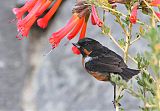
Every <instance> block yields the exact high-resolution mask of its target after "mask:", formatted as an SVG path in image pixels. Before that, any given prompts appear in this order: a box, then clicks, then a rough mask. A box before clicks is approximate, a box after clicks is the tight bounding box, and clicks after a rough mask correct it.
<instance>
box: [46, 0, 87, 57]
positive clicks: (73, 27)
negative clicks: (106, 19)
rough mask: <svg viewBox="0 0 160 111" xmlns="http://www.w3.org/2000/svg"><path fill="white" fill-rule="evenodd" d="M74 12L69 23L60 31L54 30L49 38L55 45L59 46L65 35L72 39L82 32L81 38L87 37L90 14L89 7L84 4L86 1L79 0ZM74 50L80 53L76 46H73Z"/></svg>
mask: <svg viewBox="0 0 160 111" xmlns="http://www.w3.org/2000/svg"><path fill="white" fill-rule="evenodd" d="M73 13H74V14H73V16H72V18H71V19H70V21H69V22H68V23H67V25H65V26H64V27H63V28H61V29H60V30H59V31H57V32H54V33H53V34H52V37H50V38H49V42H50V44H51V45H52V46H53V47H57V46H58V45H59V43H60V42H61V40H62V39H63V38H64V37H65V36H67V38H68V40H71V39H73V38H74V37H75V36H76V35H77V34H78V33H79V32H80V37H79V39H82V38H84V37H85V34H86V27H87V22H88V18H89V15H90V11H89V8H88V6H85V5H84V1H83V2H78V3H77V7H76V8H75V9H74V10H73ZM72 50H73V52H74V53H75V54H80V52H79V50H78V49H77V48H76V47H74V46H73V47H72Z"/></svg>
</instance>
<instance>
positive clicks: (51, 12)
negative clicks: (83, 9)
mask: <svg viewBox="0 0 160 111" xmlns="http://www.w3.org/2000/svg"><path fill="white" fill-rule="evenodd" d="M61 2H62V0H57V1H56V2H55V3H54V5H53V6H52V8H51V9H50V10H49V12H48V13H47V14H46V15H45V16H44V17H43V18H40V19H38V21H37V24H38V26H39V27H41V28H46V27H47V25H48V21H49V20H50V19H51V18H52V16H53V15H54V13H55V12H56V10H57V9H58V7H59V5H60V4H61Z"/></svg>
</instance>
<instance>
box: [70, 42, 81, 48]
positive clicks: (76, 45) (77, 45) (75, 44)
mask: <svg viewBox="0 0 160 111" xmlns="http://www.w3.org/2000/svg"><path fill="white" fill-rule="evenodd" d="M72 44H73V45H74V46H75V47H77V48H78V49H79V48H80V46H79V44H77V43H72Z"/></svg>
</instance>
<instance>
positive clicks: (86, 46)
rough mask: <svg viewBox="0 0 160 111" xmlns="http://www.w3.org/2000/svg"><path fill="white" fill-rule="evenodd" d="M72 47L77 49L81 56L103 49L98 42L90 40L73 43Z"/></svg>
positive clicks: (85, 39)
mask: <svg viewBox="0 0 160 111" xmlns="http://www.w3.org/2000/svg"><path fill="white" fill-rule="evenodd" d="M73 45H74V46H75V47H77V48H78V49H79V51H80V52H81V54H82V55H83V56H87V55H89V54H90V53H91V52H92V51H94V50H97V49H100V48H102V47H103V46H102V45H101V44H100V43H99V42H98V41H96V40H94V39H91V38H84V39H81V40H79V41H78V42H77V43H73Z"/></svg>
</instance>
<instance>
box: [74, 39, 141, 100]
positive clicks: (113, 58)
mask: <svg viewBox="0 0 160 111" xmlns="http://www.w3.org/2000/svg"><path fill="white" fill-rule="evenodd" d="M73 45H74V46H76V47H77V48H78V49H79V51H80V52H81V54H82V64H83V66H84V68H85V69H86V71H87V72H88V73H90V74H91V75H92V76H94V77H95V78H96V79H98V80H100V81H110V73H113V74H118V75H120V76H121V77H122V78H123V79H124V80H125V81H128V80H129V79H131V78H132V76H134V75H137V74H138V73H139V70H134V69H130V68H128V66H127V65H126V64H125V62H124V60H123V59H122V57H121V56H119V55H118V54H116V53H115V52H113V51H112V50H110V49H108V48H107V47H105V46H103V45H102V44H100V43H99V42H98V41H96V40H94V39H91V38H84V39H81V40H79V41H78V43H73ZM114 86H115V85H114ZM115 89H116V88H115V87H114V90H115ZM114 93H115V91H114ZM114 99H115V94H114Z"/></svg>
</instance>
